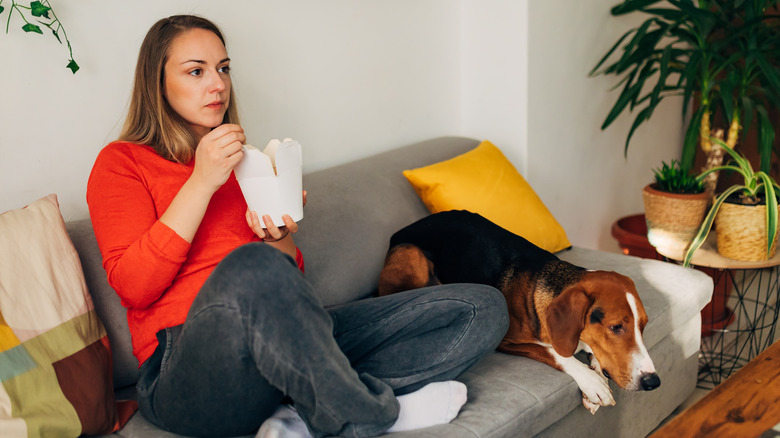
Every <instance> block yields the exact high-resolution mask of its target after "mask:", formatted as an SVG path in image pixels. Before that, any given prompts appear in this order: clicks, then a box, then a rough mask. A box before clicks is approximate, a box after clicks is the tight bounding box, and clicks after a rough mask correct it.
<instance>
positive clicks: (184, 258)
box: [87, 142, 303, 364]
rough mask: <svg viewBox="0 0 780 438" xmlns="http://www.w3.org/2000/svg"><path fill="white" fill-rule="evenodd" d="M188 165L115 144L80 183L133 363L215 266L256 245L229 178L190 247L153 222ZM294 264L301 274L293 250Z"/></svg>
mask: <svg viewBox="0 0 780 438" xmlns="http://www.w3.org/2000/svg"><path fill="white" fill-rule="evenodd" d="M194 165H195V161H194V160H192V161H191V162H190V163H189V164H180V163H174V162H172V161H168V160H166V159H164V158H162V157H160V156H159V155H157V153H156V152H154V150H153V149H152V148H151V147H148V146H142V145H137V144H133V143H126V142H114V143H111V144H109V145H108V146H106V147H105V148H104V149H103V150H102V151H101V152H100V154H99V155H98V157H97V159H96V161H95V165H94V166H93V168H92V173H91V174H90V176H89V182H88V183H87V204H88V205H89V214H90V217H91V219H92V225H93V227H94V230H95V236H96V238H97V242H98V246H99V247H100V252H101V253H102V255H103V267H104V268H105V270H106V273H107V274H108V283H109V284H110V285H111V287H113V288H114V290H116V292H117V294H119V297H120V298H121V300H122V305H123V306H125V307H126V308H127V320H128V324H129V326H130V333H131V335H132V339H133V354H135V356H136V358H138V363H139V364H142V363H143V362H144V361H145V360H146V359H148V358H149V356H151V355H152V353H153V352H154V349H155V348H156V347H157V338H156V334H157V332H158V331H159V330H161V329H163V328H165V327H171V326H174V325H177V324H181V323H183V322H184V320H185V318H186V316H187V312H188V311H189V308H190V305H191V304H192V301H193V299H195V295H197V293H198V291H199V290H200V288H201V286H202V285H203V283H204V282H205V281H206V278H207V277H208V276H209V274H211V271H212V270H214V267H216V265H217V263H219V262H220V261H221V260H222V259H223V258H224V257H225V256H226V255H227V254H228V253H229V252H230V251H232V250H234V249H235V248H237V247H239V246H240V245H243V244H245V243H248V242H252V241H259V240H260V239H259V238H258V237H257V235H256V234H255V233H254V232H253V231H252V230H251V229H250V228H249V226H248V225H247V223H246V218H245V213H246V209H247V205H246V201H244V197H243V195H242V194H241V189H240V187H239V185H238V181H236V178H235V176H234V175H232V174H231V176H230V178H229V179H228V181H227V182H226V183H225V184H224V185H223V186H222V187H221V188H220V189H219V190H217V191H216V192H215V193H214V196H212V198H211V202H210V203H209V206H208V209H207V210H206V214H205V216H204V217H203V221H202V222H201V224H200V227H199V228H198V231H197V233H196V234H195V237H194V239H193V241H192V244H190V243H188V242H187V241H186V240H184V239H182V238H181V237H180V236H179V235H178V234H176V233H175V232H174V231H173V230H172V229H170V228H169V227H168V226H166V225H165V224H163V223H162V222H160V221H159V218H160V216H162V214H163V213H164V212H165V210H166V209H167V208H168V206H169V205H170V203H171V201H172V200H173V198H174V197H175V196H176V194H177V193H178V191H179V189H180V188H181V186H182V185H183V184H184V182H185V181H187V178H189V176H190V175H191V174H192V171H193V168H194ZM296 260H297V262H298V267H299V268H300V269H301V270H303V257H302V256H301V253H300V251H298V252H297V256H296Z"/></svg>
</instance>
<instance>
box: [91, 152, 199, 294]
mask: <svg viewBox="0 0 780 438" xmlns="http://www.w3.org/2000/svg"><path fill="white" fill-rule="evenodd" d="M134 148H135V149H138V148H143V146H137V145H126V144H113V145H111V146H109V147H107V148H105V149H104V150H103V151H102V152H101V153H100V154H99V155H98V158H97V160H96V161H95V165H94V167H93V169H92V173H91V175H90V178H89V182H88V184H87V203H88V205H89V212H90V217H91V219H92V223H93V225H94V229H95V235H96V238H97V241H98V245H99V247H100V249H101V252H102V253H103V267H104V268H105V270H106V273H107V274H108V282H109V284H110V285H111V287H113V288H114V290H116V291H117V293H118V294H119V296H120V298H121V299H122V301H123V305H125V307H128V308H144V307H147V306H149V305H150V304H151V303H152V302H154V301H156V300H157V299H158V298H160V296H161V295H162V293H163V292H164V291H165V290H166V289H167V288H168V287H170V286H171V284H172V282H173V280H174V278H175V277H176V274H177V273H178V272H179V270H180V269H181V266H182V264H183V263H184V261H185V260H186V258H187V252H188V251H189V249H190V244H189V243H188V242H187V241H185V240H184V239H182V238H181V237H179V236H178V235H177V234H176V233H175V232H174V231H173V230H171V229H170V228H168V227H167V226H166V225H165V224H163V223H161V222H160V221H159V220H158V217H159V215H161V214H162V212H161V211H158V209H157V208H156V207H157V206H156V205H155V200H154V199H153V197H152V193H151V189H150V188H149V187H148V186H147V185H148V181H147V180H146V179H145V175H144V174H143V165H142V164H141V163H139V162H138V160H137V158H136V156H135V154H133V149H134ZM142 156H143V155H142ZM171 164H173V163H171ZM172 167H181V165H174V166H172ZM182 176H184V175H182ZM185 180H186V179H185ZM170 182H171V183H172V184H173V183H174V181H170ZM182 184H183V181H182ZM173 195H175V193H173ZM171 199H172V196H171ZM168 203H170V200H168ZM163 211H164V210H163Z"/></svg>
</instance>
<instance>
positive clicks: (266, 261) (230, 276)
mask: <svg viewBox="0 0 780 438" xmlns="http://www.w3.org/2000/svg"><path fill="white" fill-rule="evenodd" d="M309 290H310V287H309V285H308V283H306V281H305V280H304V279H303V276H302V274H301V272H300V270H298V266H297V265H296V263H295V261H294V260H293V259H292V258H291V257H290V256H288V255H286V254H284V253H283V252H281V251H279V250H277V249H275V248H272V247H270V246H269V245H265V244H263V243H259V242H257V243H249V244H246V245H242V246H240V247H238V248H236V249H235V250H233V251H232V252H231V253H230V254H228V255H227V256H225V258H224V259H223V260H222V262H220V263H219V264H218V265H217V267H216V268H215V269H214V271H213V272H212V273H211V275H210V276H209V278H208V279H207V280H206V283H205V284H204V285H203V287H202V288H201V290H200V292H199V293H198V297H197V298H196V302H197V301H201V302H202V301H206V302H209V303H213V302H214V301H217V302H221V303H225V304H229V303H235V304H237V305H239V306H241V307H244V306H250V305H251V303H255V304H258V303H262V304H263V305H264V306H273V305H274V303H277V302H279V301H284V300H285V297H288V296H289V295H295V294H296V293H298V292H300V293H309V292H308V291H309ZM204 304H205V303H204Z"/></svg>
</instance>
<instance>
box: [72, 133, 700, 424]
mask: <svg viewBox="0 0 780 438" xmlns="http://www.w3.org/2000/svg"><path fill="white" fill-rule="evenodd" d="M478 143H479V142H478V141H476V140H473V139H468V138H460V137H444V138H437V139H433V140H429V141H425V142H421V143H417V144H412V145H408V146H405V147H401V148H398V149H396V150H392V151H390V152H385V153H382V154H379V155H375V156H372V157H368V158H364V159H361V160H357V161H354V162H351V163H347V164H343V165H340V166H336V167H333V168H330V169H326V170H321V171H317V172H312V173H309V174H307V175H305V176H304V187H305V188H306V189H307V190H308V191H309V197H308V200H309V201H308V204H307V206H306V209H305V217H304V219H303V220H302V221H301V223H300V225H301V230H300V232H299V233H298V234H297V235H296V242H297V243H298V245H299V247H300V249H301V251H302V252H303V254H304V258H305V261H306V274H305V275H306V277H307V278H308V279H309V281H310V282H311V283H312V284H313V285H314V286H315V288H316V289H317V290H318V291H319V293H320V294H321V296H322V300H323V302H324V303H325V304H326V305H333V304H337V303H341V302H344V301H347V300H356V299H360V298H363V297H366V296H369V295H371V294H372V293H373V291H374V290H375V288H376V283H377V279H378V275H379V271H380V269H381V267H382V263H383V260H384V256H385V252H386V250H387V245H388V240H389V238H390V235H391V234H392V233H393V232H395V231H396V230H398V229H400V228H401V227H403V226H405V225H407V224H409V223H411V222H413V221H415V220H417V219H420V218H422V217H424V216H425V215H427V214H428V211H427V209H426V208H425V206H424V205H423V203H422V202H421V201H420V200H419V198H418V197H417V195H416V194H415V192H414V191H413V189H412V188H411V186H410V185H409V183H408V182H407V181H406V179H405V178H404V177H403V175H402V174H401V171H402V170H404V169H410V168H416V167H421V166H425V165H428V164H432V163H435V162H439V161H442V160H445V159H448V158H451V157H454V156H456V155H459V154H461V153H464V152H466V151H468V150H470V149H472V148H474V147H476V146H477V144H478ZM637 196H638V195H637ZM67 227H68V232H69V234H70V237H71V239H72V240H73V243H74V245H75V247H76V249H77V250H78V252H79V256H80V257H81V262H82V265H83V268H84V272H85V276H86V279H87V284H88V287H89V290H90V292H91V294H92V296H93V299H94V302H95V305H96V308H97V310H98V314H99V315H100V317H101V319H102V321H103V323H104V324H105V326H106V329H107V331H108V335H109V338H110V341H111V345H112V349H113V361H114V385H115V387H116V391H117V395H118V397H119V398H120V399H127V398H132V397H133V394H134V384H135V382H136V379H137V377H136V373H137V366H138V364H137V362H136V359H135V358H134V357H133V355H132V353H131V346H130V334H129V332H128V328H127V323H126V319H125V311H124V309H123V308H122V307H121V305H120V304H119V299H118V297H117V296H116V294H115V293H114V292H113V290H112V289H111V288H110V287H109V286H108V284H107V282H106V278H105V272H104V270H103V268H102V265H101V257H100V253H99V251H98V248H97V244H96V242H95V238H94V235H93V232H92V226H91V224H90V222H89V220H81V221H74V222H70V223H68V224H67ZM558 255H559V256H560V257H561V258H563V259H565V260H568V261H570V262H572V263H575V264H578V265H581V266H585V267H587V268H593V269H608V270H615V271H618V272H621V273H623V274H625V275H628V276H629V277H631V278H632V279H633V280H634V281H635V283H636V285H637V289H638V290H639V293H640V295H641V297H642V300H643V303H644V306H645V308H646V310H647V313H648V316H649V318H650V322H649V323H648V325H647V328H646V330H645V343H646V345H647V347H648V349H649V351H650V355H651V356H652V358H653V360H654V362H655V365H656V368H657V370H658V373H659V375H660V376H661V380H662V384H661V387H660V388H659V389H657V390H655V391H652V392H627V391H623V390H621V389H619V388H617V387H615V386H614V384H612V387H613V392H614V393H615V399H616V401H617V405H616V406H613V407H602V408H601V409H599V411H598V412H597V413H596V414H595V415H591V414H590V413H589V412H588V411H587V410H586V409H585V408H584V407H582V405H581V403H580V401H581V395H580V392H579V389H578V388H577V385H576V384H575V383H574V381H573V380H572V379H571V378H570V377H569V376H568V375H566V374H563V373H561V372H558V371H556V370H554V369H552V368H550V367H548V366H547V365H544V364H541V363H539V362H535V361H533V360H529V359H526V358H522V357H516V356H510V355H506V354H502V353H493V354H491V355H490V356H488V357H487V358H485V359H483V360H482V361H480V362H478V363H477V364H475V365H474V366H473V367H472V368H471V369H469V370H468V371H466V372H465V373H464V374H463V375H462V376H461V377H460V378H459V379H460V380H462V381H463V382H464V383H465V384H466V385H467V386H468V388H469V402H468V403H467V404H466V405H465V406H464V408H463V410H462V411H461V413H460V415H459V416H458V417H457V418H456V419H455V420H454V421H453V422H452V423H450V424H447V425H442V426H436V427H432V428H428V429H422V430H418V431H413V432H408V433H398V434H393V436H394V437H398V438H402V437H403V438H405V437H447V438H456V437H511V438H517V437H531V436H539V437H575V436H587V437H602V436H610V437H642V436H646V435H647V434H648V433H649V432H651V431H652V430H653V429H654V428H655V427H656V426H657V425H658V424H659V423H660V422H661V421H662V420H663V419H664V418H666V417H667V416H668V415H669V414H670V413H672V412H673V411H674V410H675V408H676V407H677V406H679V405H680V404H681V403H682V402H683V401H684V400H685V399H686V398H687V397H688V396H689V394H690V393H691V392H692V391H693V389H694V388H695V385H696V375H697V354H698V351H699V341H700V325H701V319H700V310H701V309H702V308H703V307H704V305H705V304H706V303H707V302H708V301H709V299H710V296H711V293H712V281H711V279H710V277H708V276H706V275H704V274H702V273H701V272H699V271H695V270H692V269H685V268H682V267H679V266H676V265H673V264H670V263H664V262H659V261H655V260H647V259H639V258H635V257H630V256H624V255H621V254H613V253H606V252H600V251H594V250H588V249H583V248H576V247H575V248H572V249H570V250H566V251H562V252H561V253H559V254H558ZM114 436H122V437H144V438H148V437H174V436H175V435H173V434H170V433H167V432H164V431H161V430H159V429H157V428H155V427H154V426H152V425H151V424H150V423H148V422H147V421H146V420H145V419H144V418H143V417H142V416H141V415H140V414H139V413H137V412H136V414H135V415H134V416H133V417H132V418H131V419H130V421H129V423H128V424H127V425H126V426H125V427H124V428H123V429H122V430H120V431H119V432H117V433H116V434H115V435H114Z"/></svg>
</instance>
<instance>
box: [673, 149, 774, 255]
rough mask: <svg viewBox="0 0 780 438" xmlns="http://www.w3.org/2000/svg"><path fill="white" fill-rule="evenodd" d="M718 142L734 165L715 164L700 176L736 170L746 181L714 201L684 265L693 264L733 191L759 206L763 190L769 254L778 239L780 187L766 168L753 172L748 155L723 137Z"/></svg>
mask: <svg viewBox="0 0 780 438" xmlns="http://www.w3.org/2000/svg"><path fill="white" fill-rule="evenodd" d="M711 140H712V141H713V142H715V143H716V144H718V145H719V146H720V147H721V148H723V150H725V151H726V152H727V153H728V154H729V155H730V156H731V158H732V159H733V162H734V164H727V165H724V166H716V167H713V168H711V169H707V170H705V171H704V172H702V173H701V174H700V175H699V176H698V177H697V179H699V180H703V179H704V178H706V176H707V175H708V174H709V173H712V172H717V171H720V170H727V171H734V172H736V173H738V174H739V175H741V176H742V178H743V180H744V183H743V184H735V185H733V186H731V187H729V188H728V189H726V190H725V191H724V192H723V193H721V194H719V195H718V196H717V197H716V198H715V200H714V201H713V203H712V207H711V208H710V211H709V212H708V213H707V216H705V217H704V221H703V222H702V224H701V226H700V227H699V231H698V233H697V234H696V236H695V237H694V238H693V240H692V241H691V244H690V246H689V247H688V249H687V251H686V252H685V257H684V259H683V264H684V265H685V266H690V265H691V260H692V259H693V254H694V253H695V252H696V250H698V249H699V248H700V247H701V246H702V244H703V243H704V241H705V240H706V239H707V235H708V234H709V232H710V229H711V228H712V224H713V222H714V221H715V216H717V214H718V210H719V209H720V206H721V205H723V203H724V202H726V200H727V199H729V197H730V196H731V195H732V194H735V193H739V196H740V202H741V203H743V204H748V205H758V204H759V203H760V199H761V197H762V196H761V192H763V198H764V200H765V202H766V230H767V245H766V251H767V256H768V255H769V253H770V251H771V248H772V243H773V242H774V240H775V235H776V232H777V220H778V219H777V194H778V193H779V192H780V186H778V184H777V182H775V181H774V180H773V179H772V178H771V177H770V176H769V175H767V174H766V173H765V172H763V171H758V172H754V171H753V167H752V166H751V165H750V161H748V160H747V158H745V156H744V155H740V154H738V153H736V152H735V151H734V150H733V149H732V148H730V147H729V146H728V145H726V144H725V143H724V142H723V141H722V140H720V139H717V138H712V139H711Z"/></svg>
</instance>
